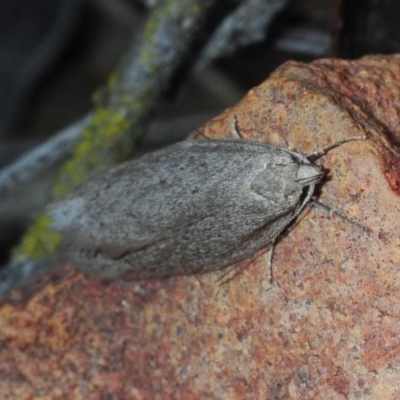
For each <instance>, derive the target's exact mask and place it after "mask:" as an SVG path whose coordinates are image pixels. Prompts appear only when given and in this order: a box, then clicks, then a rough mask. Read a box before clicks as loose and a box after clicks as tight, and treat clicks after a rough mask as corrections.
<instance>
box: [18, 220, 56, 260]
mask: <svg viewBox="0 0 400 400" xmlns="http://www.w3.org/2000/svg"><path fill="white" fill-rule="evenodd" d="M51 225H52V220H51V218H50V217H49V216H48V215H41V216H39V217H37V218H36V221H35V223H34V224H33V225H32V227H31V229H30V230H29V232H28V233H27V234H26V235H25V236H24V238H23V240H22V242H21V243H20V244H19V246H18V247H17V248H16V249H15V251H16V253H19V254H23V255H24V256H25V257H27V258H29V259H31V260H40V259H46V258H48V257H50V256H51V255H52V254H54V251H55V250H57V248H58V247H59V246H60V244H61V240H62V236H61V234H60V233H58V232H56V231H54V230H52V229H51Z"/></svg>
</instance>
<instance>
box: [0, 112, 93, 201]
mask: <svg viewBox="0 0 400 400" xmlns="http://www.w3.org/2000/svg"><path fill="white" fill-rule="evenodd" d="M89 121H90V116H87V117H85V118H83V119H82V120H80V121H78V122H75V123H74V124H73V125H71V126H69V127H68V128H65V129H63V130H62V131H61V132H59V133H58V134H57V135H55V136H53V137H52V138H51V139H49V140H47V141H46V142H45V143H43V144H41V145H39V146H37V147H35V148H34V149H33V150H31V151H28V152H27V153H26V154H23V155H22V156H21V157H19V158H18V159H17V160H16V161H14V162H13V163H11V164H10V165H8V166H7V167H6V168H4V169H3V170H1V171H0V199H1V198H4V197H6V196H8V195H9V194H10V193H12V192H13V191H14V190H16V189H18V188H19V187H22V186H23V185H24V184H26V183H28V182H30V181H32V180H33V179H34V178H35V177H37V176H38V175H40V174H41V173H42V172H44V171H45V170H46V169H48V168H49V167H51V166H52V165H54V164H55V163H57V162H58V161H60V160H61V159H63V158H65V157H66V156H67V155H68V154H69V153H70V152H71V151H72V149H73V147H74V146H75V145H76V143H77V142H78V140H79V138H80V137H81V132H82V130H83V128H84V127H85V126H86V125H87V123H88V122H89Z"/></svg>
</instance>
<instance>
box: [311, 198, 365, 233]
mask: <svg viewBox="0 0 400 400" xmlns="http://www.w3.org/2000/svg"><path fill="white" fill-rule="evenodd" d="M310 204H312V205H313V206H315V207H317V208H319V209H320V210H322V211H325V212H326V213H328V214H329V215H334V216H335V217H338V218H339V219H341V220H342V221H344V222H346V223H348V224H351V225H353V226H356V227H357V228H359V229H361V230H363V231H364V232H367V233H371V229H369V228H367V227H365V226H363V225H361V224H359V223H358V222H356V221H354V220H352V219H350V218H348V217H346V216H344V215H342V214H340V213H338V212H337V211H335V210H332V209H331V208H330V207H328V206H326V205H325V204H322V203H320V202H319V201H317V200H314V199H312V200H310Z"/></svg>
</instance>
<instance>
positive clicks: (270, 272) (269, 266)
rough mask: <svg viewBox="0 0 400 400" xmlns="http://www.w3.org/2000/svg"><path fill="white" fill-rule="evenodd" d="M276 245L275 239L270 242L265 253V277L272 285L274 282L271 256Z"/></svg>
mask: <svg viewBox="0 0 400 400" xmlns="http://www.w3.org/2000/svg"><path fill="white" fill-rule="evenodd" d="M275 245H276V239H275V240H274V241H273V242H272V243H271V246H270V247H269V249H268V253H267V278H268V280H269V283H270V284H271V285H272V284H273V283H274V274H273V270H272V257H273V256H274V250H275Z"/></svg>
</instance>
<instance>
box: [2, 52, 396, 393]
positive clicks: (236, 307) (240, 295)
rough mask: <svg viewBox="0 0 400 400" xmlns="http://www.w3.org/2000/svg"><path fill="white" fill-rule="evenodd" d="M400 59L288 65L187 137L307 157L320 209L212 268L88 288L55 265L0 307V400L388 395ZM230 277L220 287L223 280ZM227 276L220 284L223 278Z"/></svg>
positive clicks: (392, 360)
mask: <svg viewBox="0 0 400 400" xmlns="http://www.w3.org/2000/svg"><path fill="white" fill-rule="evenodd" d="M399 76H400V56H391V57H365V58H363V59H360V60H357V61H343V60H319V61H316V62H313V63H311V64H308V65H306V64H301V63H297V62H289V63H286V64H284V65H283V66H282V67H280V68H279V69H278V70H277V71H276V72H275V73H274V74H273V75H272V76H271V77H270V78H269V79H268V80H267V81H265V82H264V83H263V84H261V85H260V86H258V87H256V88H254V89H253V90H251V91H250V92H249V94H248V95H247V96H246V97H245V98H244V99H243V100H242V101H241V102H240V103H239V104H238V105H237V106H235V107H234V108H231V109H229V110H227V111H226V112H224V113H223V114H221V115H220V116H218V117H217V118H215V119H214V120H212V121H210V122H209V123H208V124H206V125H205V126H204V127H203V129H202V130H201V134H202V135H205V136H207V137H228V136H230V130H231V125H232V117H233V116H234V115H236V118H237V127H238V129H239V131H240V133H241V135H242V136H243V137H245V138H246V139H252V140H259V141H263V142H268V143H273V144H277V145H281V146H284V147H287V148H290V149H295V150H299V151H302V152H303V153H306V154H307V153H310V152H312V151H314V150H317V149H320V148H322V147H324V146H327V145H329V144H331V143H334V142H335V141H338V140H340V139H343V138H346V137H351V136H359V135H364V134H367V135H368V136H369V139H368V140H365V141H357V142H351V143H347V144H345V145H343V146H341V147H340V148H337V149H334V150H332V151H330V152H329V154H327V155H326V156H324V157H322V158H321V159H320V162H321V163H322V165H323V166H324V167H325V168H326V169H327V171H329V174H328V177H329V179H327V180H325V181H324V182H323V183H322V184H321V185H320V186H319V188H320V190H319V194H320V201H321V202H322V203H324V204H326V205H327V206H329V207H331V208H332V209H334V210H336V211H338V212H339V213H341V214H342V215H345V216H346V217H348V218H350V219H351V220H353V221H355V222H357V223H359V224H361V225H362V226H364V227H365V228H366V229H362V228H361V227H360V226H358V225H356V224H352V223H350V222H345V221H343V220H342V219H340V218H338V217H336V216H334V215H329V214H326V213H325V212H323V211H322V210H320V209H318V208H314V207H308V208H307V209H306V211H305V212H304V213H303V214H302V215H301V216H300V218H299V219H298V221H297V223H296V225H295V227H294V228H293V229H291V230H290V231H289V232H288V233H287V234H286V235H284V236H283V237H282V238H281V240H280V241H279V242H278V245H277V247H276V249H275V253H274V258H273V273H274V284H272V285H271V284H270V282H269V281H268V279H267V273H266V259H265V255H262V256H260V257H259V258H257V259H256V260H254V261H253V262H251V263H250V264H249V265H248V266H247V267H246V268H244V269H243V271H242V272H240V273H239V274H236V276H234V277H233V278H232V279H230V280H228V282H226V283H221V282H220V281H218V279H219V278H221V277H222V276H224V275H225V274H226V271H223V270H222V271H218V272H214V273H209V274H204V275H196V276H184V277H176V278H169V279H165V280H160V281H141V282H114V283H110V284H105V283H102V282H100V281H98V280H96V279H95V278H92V277H85V276H83V275H82V274H80V273H78V272H76V271H74V270H71V268H70V267H67V266H66V267H65V271H63V272H61V274H60V273H59V275H58V276H57V277H54V276H52V277H51V279H50V277H47V281H46V282H45V283H44V284H42V285H41V286H39V287H38V288H36V290H35V291H32V292H31V293H30V294H29V295H28V294H24V293H22V292H14V293H13V294H12V295H11V296H10V298H8V299H7V300H5V301H4V302H3V303H2V305H1V308H0V382H1V384H0V398H1V399H18V400H24V399H41V400H44V399H66V398H68V399H85V400H92V399H93V400H94V399H189V398H190V399H238V400H239V399H240V400H242V399H258V398H262V399H325V400H329V399H335V400H336V399H358V398H359V399H374V400H376V399H398V398H400V335H399V332H400V274H399V270H400V228H399V226H400V224H399V223H398V222H397V221H398V220H399V208H400V205H399V204H400V203H399V194H400V174H399V171H400V153H399V151H398V150H397V147H396V145H398V144H399V141H400V124H399V118H400V79H399ZM235 272H237V271H234V272H233V274H235ZM224 279H226V278H224Z"/></svg>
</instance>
